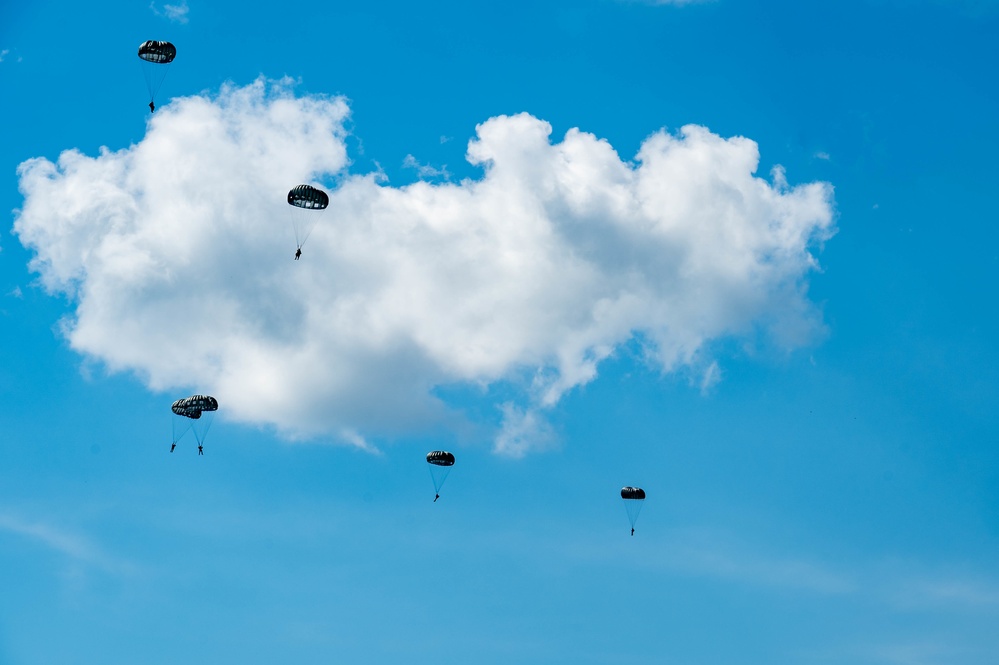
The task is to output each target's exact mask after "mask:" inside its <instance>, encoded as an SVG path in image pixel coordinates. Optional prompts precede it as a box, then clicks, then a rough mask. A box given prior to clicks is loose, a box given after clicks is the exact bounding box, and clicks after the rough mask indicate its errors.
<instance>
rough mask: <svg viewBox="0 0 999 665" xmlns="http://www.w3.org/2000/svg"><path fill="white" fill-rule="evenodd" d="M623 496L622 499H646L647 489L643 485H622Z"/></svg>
mask: <svg viewBox="0 0 999 665" xmlns="http://www.w3.org/2000/svg"><path fill="white" fill-rule="evenodd" d="M621 498H622V499H633V500H637V501H644V500H645V490H643V489H642V488H641V487H622V488H621Z"/></svg>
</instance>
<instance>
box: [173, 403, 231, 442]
mask: <svg viewBox="0 0 999 665" xmlns="http://www.w3.org/2000/svg"><path fill="white" fill-rule="evenodd" d="M170 410H171V411H173V414H174V416H175V417H174V419H173V444H172V445H171V446H170V452H173V449H174V448H176V447H177V442H178V441H180V440H181V439H182V438H184V435H185V434H187V432H188V430H191V431H193V432H194V438H195V440H197V442H198V454H199V455H203V454H204V452H205V451H204V443H205V437H206V436H207V435H208V430H209V428H211V426H212V421H213V420H214V419H215V412H216V411H218V410H219V403H218V401H217V400H216V399H215V398H214V397H212V396H210V395H191V396H190V397H185V398H183V399H179V400H177V401H176V402H174V403H173V405H172V406H171V407H170Z"/></svg>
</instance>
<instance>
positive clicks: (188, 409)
mask: <svg viewBox="0 0 999 665" xmlns="http://www.w3.org/2000/svg"><path fill="white" fill-rule="evenodd" d="M170 408H171V409H172V410H173V412H174V413H176V414H177V415H178V416H184V417H185V418H190V419H191V420H197V419H198V418H200V417H201V412H202V411H218V410H219V403H218V401H217V400H216V399H215V398H214V397H212V396H210V395H192V396H190V397H185V398H184V399H179V400H177V401H176V402H174V403H173V406H171V407H170Z"/></svg>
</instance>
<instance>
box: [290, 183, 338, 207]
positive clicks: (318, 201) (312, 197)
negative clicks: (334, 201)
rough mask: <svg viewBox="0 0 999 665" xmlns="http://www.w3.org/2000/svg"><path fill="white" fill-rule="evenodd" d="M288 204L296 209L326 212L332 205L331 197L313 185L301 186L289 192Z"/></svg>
mask: <svg viewBox="0 0 999 665" xmlns="http://www.w3.org/2000/svg"><path fill="white" fill-rule="evenodd" d="M288 203H290V204H291V205H293V206H295V207H296V208H308V209H309V210H325V209H326V206H328V205H329V204H330V197H329V195H328V194H327V193H326V192H324V191H323V190H321V189H316V188H315V187H313V186H312V185H299V186H298V187H296V188H295V189H293V190H291V191H290V192H288Z"/></svg>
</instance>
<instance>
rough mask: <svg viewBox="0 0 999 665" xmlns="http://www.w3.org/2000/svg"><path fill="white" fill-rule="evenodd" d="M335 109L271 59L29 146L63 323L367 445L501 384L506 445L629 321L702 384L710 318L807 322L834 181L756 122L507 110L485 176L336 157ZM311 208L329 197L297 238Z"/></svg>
mask: <svg viewBox="0 0 999 665" xmlns="http://www.w3.org/2000/svg"><path fill="white" fill-rule="evenodd" d="M348 112H349V111H348V108H347V106H346V104H345V102H344V101H343V100H342V99H339V98H327V97H319V96H305V97H297V96H295V94H294V92H293V90H292V89H291V88H290V84H289V82H280V83H266V82H264V81H262V80H259V81H257V82H255V83H253V84H252V85H249V86H246V87H237V86H231V85H230V86H226V87H224V88H223V89H222V90H221V91H220V92H219V93H218V94H217V95H215V96H205V95H200V96H194V97H188V98H184V99H179V100H175V101H173V102H171V103H170V104H169V105H167V106H164V107H163V108H162V109H157V112H156V116H155V117H154V118H152V119H151V120H150V121H149V126H148V131H147V134H146V136H145V138H144V139H143V140H142V141H141V142H139V143H138V144H136V145H133V146H131V147H129V148H126V149H123V150H119V151H111V150H108V149H106V148H105V149H102V150H101V152H100V154H99V155H97V156H96V157H90V156H86V155H83V154H81V153H80V152H79V151H76V150H68V151H66V152H64V153H63V154H62V155H60V157H59V159H58V162H57V163H52V162H50V161H48V160H46V159H43V158H36V159H32V160H29V161H27V162H24V163H23V164H21V166H20V167H19V175H20V188H21V192H22V193H23V195H24V205H23V206H22V208H21V210H20V213H19V215H18V217H17V219H16V221H15V225H14V230H15V233H16V234H17V235H18V237H19V239H20V241H21V243H22V244H23V245H24V246H25V247H27V248H29V249H30V250H32V251H33V252H34V254H35V256H34V258H33V259H32V262H31V269H32V270H34V271H36V272H37V273H38V274H39V276H40V281H41V284H42V285H44V287H45V288H46V289H47V290H48V291H49V292H51V293H54V294H55V293H59V294H66V295H68V296H69V297H70V298H71V300H72V302H73V303H74V307H75V311H74V312H73V314H72V316H71V317H70V318H68V319H67V321H66V322H65V326H64V330H65V334H66V336H67V338H68V340H69V343H70V344H71V346H72V347H73V348H74V349H76V350H77V351H79V352H80V353H82V354H85V355H86V356H88V357H91V358H93V359H96V360H99V361H101V362H103V363H104V364H105V366H106V367H107V368H108V369H109V370H110V371H113V372H114V371H131V372H134V373H136V374H137V375H138V376H140V377H141V378H142V379H143V380H144V381H145V382H146V383H147V384H148V386H149V387H150V388H152V389H153V390H157V391H167V390H170V391H174V392H177V391H181V390H187V389H196V390H199V391H210V392H212V393H213V394H215V395H216V396H217V397H218V398H219V400H220V403H221V404H222V406H223V411H224V412H225V413H226V414H227V416H228V417H229V418H233V419H237V420H240V421H244V422H251V423H257V424H264V425H271V426H274V427H276V428H277V429H278V431H280V432H281V433H282V434H283V435H285V436H287V437H289V438H307V437H315V436H332V437H334V438H339V439H341V440H343V441H346V442H351V441H353V442H354V443H356V444H357V445H363V446H367V445H369V444H368V443H367V442H368V441H370V440H371V437H372V436H374V437H378V436H392V435H395V434H398V433H400V432H405V431H410V430H412V429H414V428H423V427H440V426H456V427H457V426H458V425H459V424H460V417H459V416H458V415H456V414H454V413H453V412H451V411H450V410H449V409H448V408H447V406H446V405H445V404H444V403H443V402H442V401H441V399H440V398H438V397H437V395H438V394H439V391H438V389H440V388H442V387H447V386H453V385H471V386H479V387H489V386H491V385H495V384H497V383H503V384H504V385H509V386H511V387H513V389H514V392H515V394H516V395H518V397H516V398H514V401H510V400H509V399H504V400H503V404H502V405H500V407H499V410H500V412H501V413H502V419H503V423H504V424H503V426H502V428H501V429H500V431H499V432H498V433H497V434H496V435H495V446H496V449H497V450H498V451H500V452H504V453H507V454H512V455H520V454H523V453H525V452H527V451H528V450H531V449H533V448H536V447H538V446H542V447H543V446H547V445H549V444H550V440H551V436H552V435H551V432H550V431H549V430H548V428H547V427H546V425H545V424H544V418H543V411H544V409H545V408H548V407H551V406H552V405H554V404H556V403H557V402H558V401H559V399H560V398H561V396H562V395H563V394H564V393H565V392H566V391H568V390H571V389H573V388H574V387H576V386H580V385H582V384H585V383H587V382H588V381H591V380H593V379H594V378H595V377H596V376H597V370H598V366H599V364H600V362H601V361H602V360H604V359H606V358H607V357H609V356H610V355H611V354H612V353H614V351H615V349H616V348H619V347H620V346H621V345H623V344H626V343H629V342H632V341H636V340H637V341H638V342H639V344H640V346H641V347H642V348H644V349H645V350H646V353H647V356H648V360H649V361H650V362H652V363H654V364H655V365H657V366H658V367H660V369H661V370H662V371H671V370H675V369H678V368H682V367H685V366H698V367H700V368H701V370H700V371H704V368H705V367H706V368H707V371H706V374H705V376H706V377H707V378H706V379H705V381H706V383H707V384H710V383H711V382H712V379H711V378H710V377H713V376H715V377H716V376H718V370H717V368H712V365H711V364H710V359H709V358H707V357H706V356H707V354H706V349H707V348H708V346H709V345H710V343H711V342H712V341H713V340H717V339H720V338H726V337H732V336H740V335H753V336H755V335H759V334H760V333H761V332H763V333H767V334H769V335H770V336H771V337H772V338H774V339H777V340H778V341H779V342H780V343H782V344H787V345H791V346H793V345H795V344H799V343H801V342H802V341H803V340H805V339H807V338H808V334H809V331H810V330H812V329H813V328H814V327H815V326H816V325H817V321H818V317H817V315H816V313H815V309H814V307H813V306H812V305H811V304H810V303H809V301H808V300H807V295H806V286H807V282H806V280H807V276H808V274H809V273H810V271H812V270H814V269H815V268H816V260H815V258H814V256H813V255H812V248H814V247H815V246H816V243H820V242H822V241H823V240H824V239H826V238H828V237H829V236H830V235H831V233H832V224H833V211H832V190H831V187H830V186H829V185H828V184H825V183H811V184H805V185H799V186H796V187H790V186H789V185H788V184H787V182H786V179H785V176H784V175H783V171H781V170H778V171H775V173H774V182H773V183H771V182H768V181H767V180H765V179H763V178H759V177H756V176H755V175H754V174H755V171H756V168H757V165H758V162H759V154H758V149H757V145H756V144H755V143H754V142H753V141H751V140H749V139H746V138H742V137H735V138H728V139H725V138H722V137H720V136H717V135H715V134H713V133H711V132H710V131H708V130H707V129H706V128H704V127H699V126H694V125H688V126H686V127H683V128H682V129H681V130H680V131H679V132H678V133H676V134H670V133H667V132H665V131H658V132H655V133H653V134H652V135H651V136H649V137H648V138H647V139H646V140H645V141H644V143H643V144H642V146H641V149H640V150H639V152H638V154H637V156H636V157H635V160H634V161H633V162H627V161H622V159H621V158H620V157H619V156H618V154H617V153H616V152H615V151H614V148H613V147H612V146H611V145H610V144H609V143H608V142H607V141H605V140H601V139H598V138H597V137H596V136H594V135H592V134H588V133H586V132H583V131H580V130H578V129H572V130H570V131H569V132H567V133H566V135H565V136H564V137H563V138H562V139H561V140H560V141H556V142H554V143H553V142H552V140H551V131H552V130H551V126H550V125H549V124H548V123H547V122H545V121H543V120H540V119H538V118H535V117H532V116H530V115H528V114H526V113H522V114H519V115H514V116H499V117H495V118H491V119H489V120H487V121H485V122H483V123H482V124H480V125H478V126H477V127H476V135H475V137H474V138H473V139H472V140H470V141H469V143H468V150H467V159H468V160H469V161H470V162H471V163H472V164H474V165H478V166H480V167H481V168H482V169H483V174H482V175H481V177H478V178H474V179H466V180H463V181H461V182H440V183H429V182H416V183H414V184H411V185H407V186H404V187H393V186H390V185H389V184H386V183H384V182H383V179H382V178H381V177H380V176H379V174H367V175H363V174H361V175H357V174H349V173H348V172H347V166H348V157H347V151H346V147H345V143H344V141H345V129H344V121H345V120H346V118H347V116H348ZM304 182H312V183H314V184H320V185H321V184H324V183H325V184H326V185H327V189H329V190H330V193H331V196H330V205H329V208H328V209H327V210H326V211H324V212H321V213H316V212H310V211H303V210H300V209H295V208H292V207H291V206H288V205H287V204H286V203H285V202H284V197H285V193H286V192H287V190H288V189H289V188H290V187H292V186H294V185H297V184H299V183H304ZM301 214H314V215H320V218H319V223H318V225H317V226H316V229H315V231H314V232H313V234H312V236H311V238H310V240H309V242H308V244H307V245H306V246H305V248H304V250H303V256H302V260H301V261H293V260H292V254H293V252H294V242H293V234H292V231H291V218H292V216H293V215H301ZM508 394H509V393H508ZM514 402H516V404H515V403H514Z"/></svg>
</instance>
